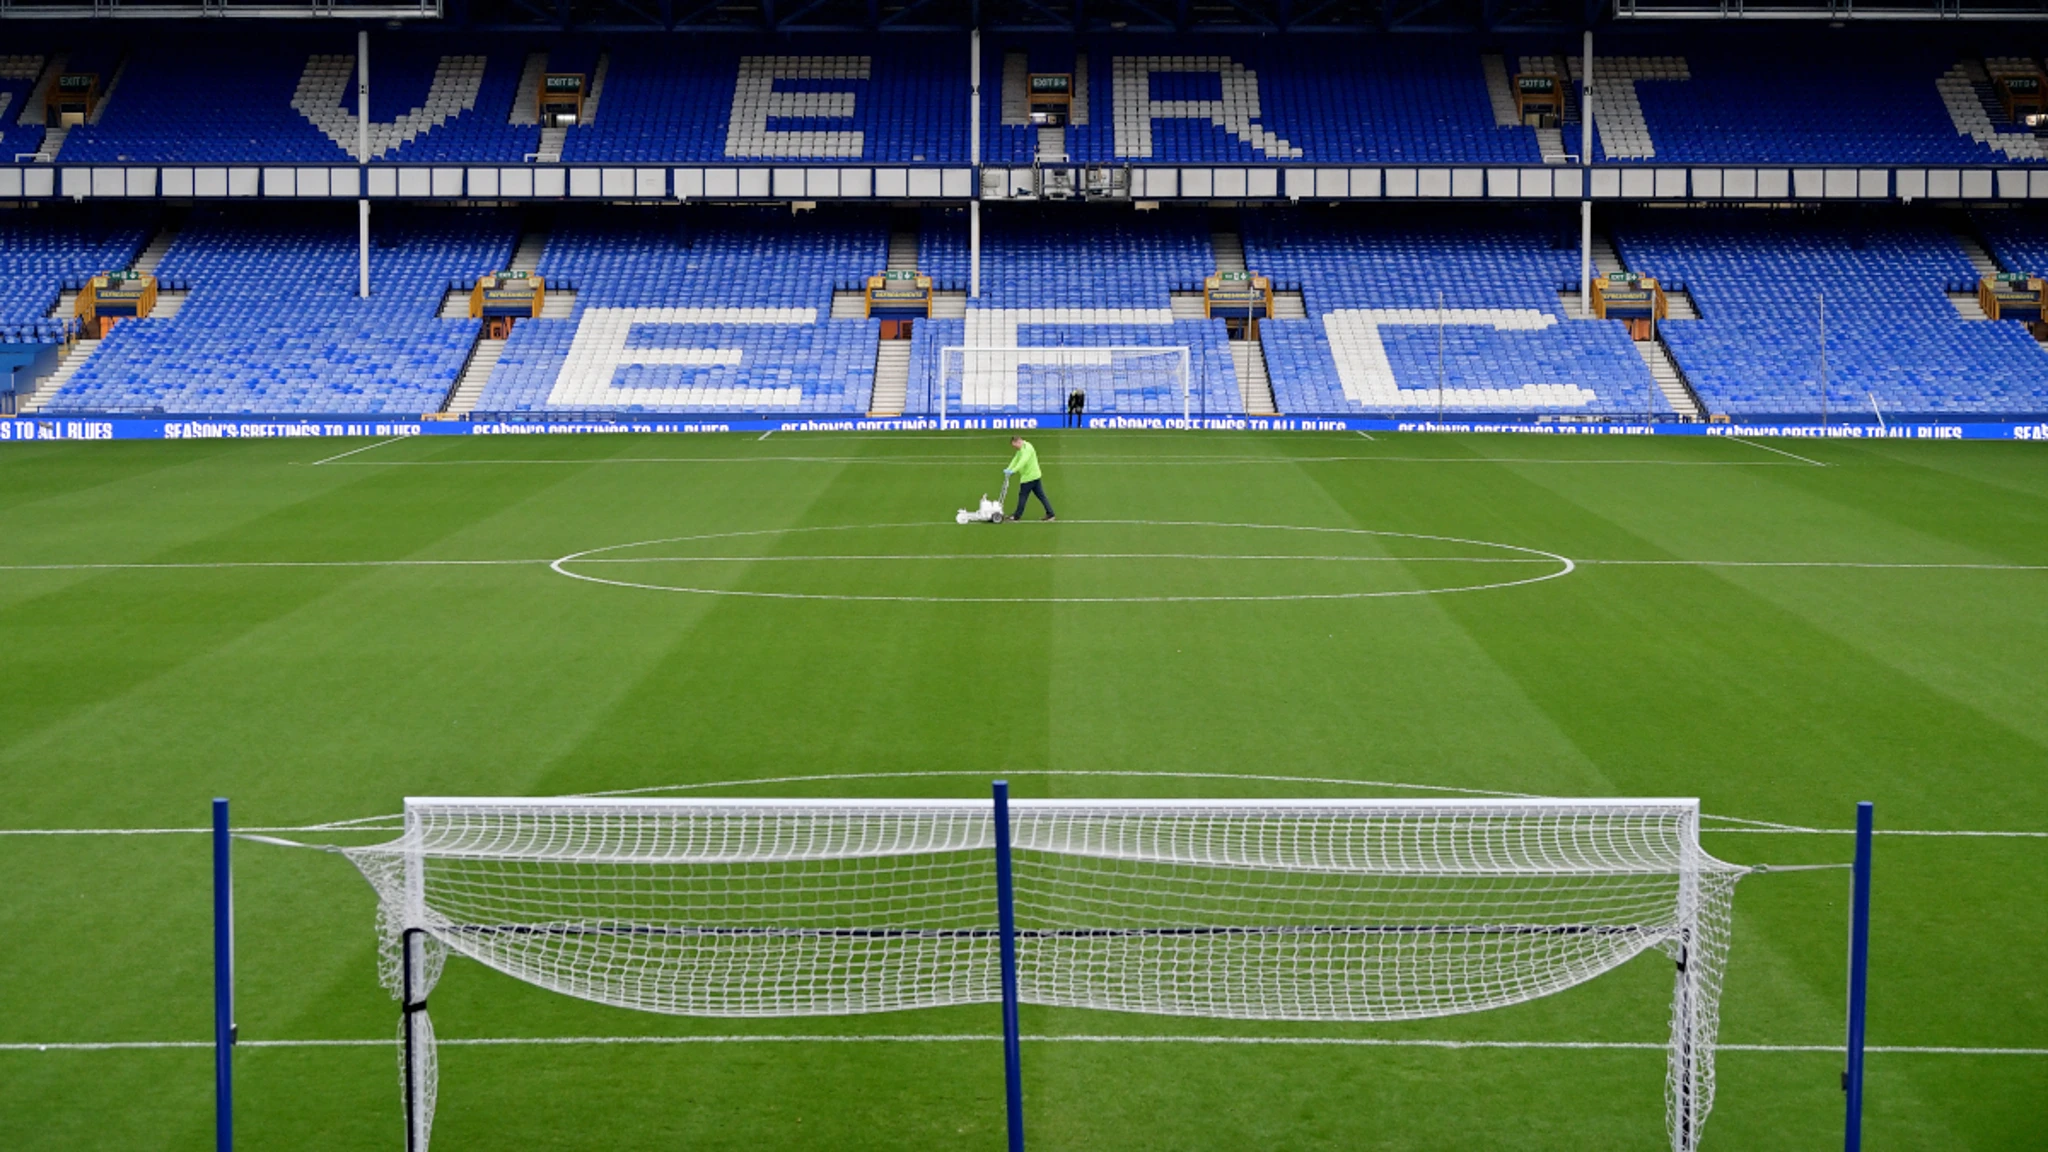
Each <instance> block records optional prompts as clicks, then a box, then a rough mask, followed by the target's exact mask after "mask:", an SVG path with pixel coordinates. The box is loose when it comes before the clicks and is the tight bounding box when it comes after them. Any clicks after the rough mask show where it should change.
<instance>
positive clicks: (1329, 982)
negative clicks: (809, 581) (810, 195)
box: [344, 798, 1745, 1152]
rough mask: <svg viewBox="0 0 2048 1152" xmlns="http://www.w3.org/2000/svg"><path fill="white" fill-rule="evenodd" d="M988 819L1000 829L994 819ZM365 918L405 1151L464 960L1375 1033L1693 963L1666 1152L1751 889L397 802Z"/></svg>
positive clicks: (1319, 836) (1674, 1067) (981, 819)
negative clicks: (438, 1029) (371, 925)
mask: <svg viewBox="0 0 2048 1152" xmlns="http://www.w3.org/2000/svg"><path fill="white" fill-rule="evenodd" d="M998 811H1001V812H1002V813H1003V814H1002V815H1001V816H1000V817H999V816H998V815H997V813H998ZM344 851H345V853H346V854H347V855H348V856H349V858H350V859H351V860H352V861H353V862H354V863H355V864H356V865H357V867H358V868H360V869H361V870H362V872H363V874H364V876H365V877H366V878H368V879H369V880H370V882H371V884H372V885H373V886H374V887H375V888H376V890H377V893H378V896H379V920H380V923H381V927H382V931H383V935H384V939H385V944H386V946H385V949H384V951H383V957H384V960H383V963H382V969H383V974H384V979H385V982H386V984H387V986H388V987H390V988H391V990H392V991H393V992H394V994H395V995H397V996H398V997H399V999H400V1000H401V1003H402V1005H403V1007H404V1009H405V1011H404V1012H403V1014H402V1018H403V1024H402V1026H401V1031H402V1037H403V1039H404V1041H405V1044H404V1050H405V1052H406V1053H408V1059H407V1062H406V1069H405V1080H404V1083H405V1088H406V1099H407V1113H408V1118H409V1123H408V1132H409V1135H410V1137H411V1139H410V1140H409V1145H410V1147H412V1148H413V1149H415V1152H423V1150H424V1148H425V1146H426V1140H427V1137H428V1134H429V1132H430V1129H431V1123H432V1113H433V1101H434V1095H435V1090H436V1077H435V1074H434V1070H433V1064H434V1051H433V1029H432V1025H431V1021H430V1020H429V1018H428V1013H427V1011H426V1003H427V999H428V996H429V994H430V992H431V991H432V989H433V986H434V984H435V982H436V980H437V979H438V978H439V975H440V972H441V968H442V965H443V963H444V962H445V958H446V956H448V955H449V954H451V953H453V954H459V955H463V956H467V957H469V958H471V959H473V960H476V961H478V962H479V963H482V964H485V965H487V966H489V967H491V968H493V969H496V970H498V971H500V972H504V973H507V974H509V975H512V976H514V977H515V978H518V979H521V980H524V981H527V982H530V983H534V984H538V985H540V986H543V987H547V988H550V989H553V990H555V991H559V992H562V993H564V994H567V995H571V996H577V997H580V998H583V999H587V1000H592V1001H596V1002H600V1003H606V1004H613V1005H618V1006H621V1007H627V1008H633V1009H638V1010H642V1011H652V1012H663V1013H671V1014H680V1015H694V1016H713V1017H767V1016H802V1015H843V1014H850V1013H863V1012H880V1011H893V1010H898V1009H907V1008H921V1007H941V1006H947V1005H962V1004H988V1003H998V1002H1000V1003H1004V1004H1005V1005H1006V1007H1007V1008H1009V1009H1012V1011H1006V1013H1005V1015H1006V1018H1007V1017H1011V1016H1013V1014H1014V1013H1013V1009H1014V1005H1015V1004H1017V1003H1027V1004H1040V1005H1053V1006H1061V1007H1079V1008H1093V1009H1107V1010H1115V1011H1128V1012H1143V1013H1152V1014H1164V1015H1181V1016H1209V1017H1222V1018H1235V1019H1248V1020H1318V1021H1390V1020H1414V1019H1425V1018H1430V1017H1438V1016H1447V1015H1453V1014H1458V1013H1463V1012H1472V1011H1478V1010H1482V1009H1486V1008H1492V1007H1499V1006H1503V1005H1508V1004H1515V1003H1521V1002H1523V1001H1526V1000H1530V999H1534V998H1536V997H1539V996H1544V995H1548V994H1550V993H1553V992H1557V991H1561V990H1563V989H1564V988H1568V987H1571V986H1573V985H1576V984H1579V983H1582V982H1584V981H1586V980H1589V979H1592V978H1593V977H1595V976H1597V975H1599V974H1601V973H1603V972H1606V971H1609V970H1611V969H1612V968H1614V967H1617V966H1619V965H1620V964H1623V963H1625V962H1627V961H1628V960H1630V959H1631V958H1633V957H1635V956H1638V955H1640V954H1642V953H1643V952H1645V951H1648V950H1652V949H1657V950H1662V951H1663V952H1665V953H1666V954H1668V955H1669V956H1671V957H1672V959H1673V960H1674V961H1675V962H1676V963H1675V965H1674V968H1675V975H1674V990H1673V998H1672V1009H1671V1041H1670V1049H1669V1053H1668V1061H1667V1064H1668V1068H1667V1076H1666V1100H1667V1119H1668V1121H1669V1128H1670V1131H1671V1134H1672V1147H1673V1148H1674V1149H1675V1150H1676V1152H1690V1150H1691V1149H1693V1148H1694V1147H1696V1145H1697V1143H1698V1140H1699V1131H1700V1123H1701V1121H1702V1120H1703V1119H1704V1118H1705V1116H1706V1114H1707V1111H1708V1109H1709V1108H1710V1107H1711V1104H1712V1096H1713V1059H1712V1057H1713V1044H1714V1034H1715V1028H1716V1021H1717V1013H1718V1000H1719V989H1720V980H1721V971H1722V965H1723V962H1724V959H1725V956H1726V951H1727V941H1728V931H1729V922H1730V909H1731V903H1732V896H1733V888H1734V884H1735V880H1736V879H1737V878H1738V877H1739V876H1740V875H1742V874H1743V873H1744V871H1745V870H1744V869H1741V868H1739V867H1736V866H1733V865H1729V864H1725V863H1723V862H1721V861H1718V860H1716V859H1714V858H1713V857H1711V856H1709V855H1707V854H1706V853H1705V852H1704V851H1703V850H1702V849H1701V847H1700V844H1699V806H1698V802H1697V801H1694V800H1683V799H1678V800H1495V799H1457V800H1430V801H1404V800H1367V801H1337V800H1287V801H1227V800H1195V801H1188V800H1178V801H1158V802H1147V801H1138V800H1112V801H1089V800H1063V801H1032V800H1008V799H1007V798H1005V801H1004V802H1001V804H1000V806H999V805H992V804H990V803H989V802H986V801H951V800H925V801H899V800H884V801H860V800H849V801H837V800H730V799H681V800H670V799H646V798H634V799H603V798H598V799H582V798H567V799H555V800H510V799H492V798H473V799H434V798H421V799H413V800H408V801H407V802H406V812H405V830H404V833H403V834H402V835H401V836H400V837H399V838H398V839H396V840H393V841H390V842H388V843H385V844H379V845H370V846H364V847H358V848H349V849H345V850H344Z"/></svg>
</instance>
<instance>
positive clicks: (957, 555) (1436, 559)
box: [576, 552, 1557, 564]
mask: <svg viewBox="0 0 2048 1152" xmlns="http://www.w3.org/2000/svg"><path fill="white" fill-rule="evenodd" d="M805 560H848V561H858V560H1328V561H1337V562H1357V563H1371V564H1555V563H1557V561H1555V560H1553V559H1551V558H1550V557H1548V556H1258V555H1237V554H1235V553H1210V552H988V553H972V552H941V553H895V554H889V553H873V554H859V555H843V556H830V555H816V556H618V557H599V558H594V559H590V560H578V561H576V563H578V564H700V563H702V564H753V563H756V562H763V563H769V562H789V561H799V562H800V561H805Z"/></svg>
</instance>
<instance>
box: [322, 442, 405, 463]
mask: <svg viewBox="0 0 2048 1152" xmlns="http://www.w3.org/2000/svg"><path fill="white" fill-rule="evenodd" d="M410 439H412V437H410V436H393V437H392V438H390V439H389V440H379V441H377V442H376V443H375V444H365V445H363V446H362V447H361V448H351V449H349V450H348V451H346V452H343V453H340V454H338V455H334V456H329V457H328V458H327V459H325V460H315V461H313V463H312V464H310V465H308V467H317V466H318V465H321V464H332V463H333V462H335V461H336V460H346V459H347V458H349V457H350V456H353V455H355V454H356V453H358V452H368V451H369V450H370V449H372V448H382V447H383V446H384V445H386V444H396V443H398V442H399V441H400V440H410Z"/></svg>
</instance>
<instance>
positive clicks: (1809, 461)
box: [1723, 436, 1832, 468]
mask: <svg viewBox="0 0 2048 1152" xmlns="http://www.w3.org/2000/svg"><path fill="white" fill-rule="evenodd" d="M1723 439H1726V440H1733V441H1735V442H1736V443H1737V444H1747V445H1749V446H1750V447H1751V448H1761V449H1763V450H1764V451H1766V452H1776V453H1777V454H1778V455H1780V456H1789V457H1791V458H1792V459H1794V460H1797V461H1799V462H1800V463H1801V464H1811V465H1813V466H1814V467H1815V468H1828V467H1832V465H1828V464H1823V463H1821V462H1820V461H1818V460H1815V459H1813V458H1812V457H1809V456H1801V455H1800V454H1799V453H1797V452H1787V451H1785V450H1784V449H1783V448H1773V447H1771V446H1770V445H1769V444H1759V443H1757V442H1756V441H1754V440H1748V439H1745V438H1743V437H1741V436H1726V437H1723Z"/></svg>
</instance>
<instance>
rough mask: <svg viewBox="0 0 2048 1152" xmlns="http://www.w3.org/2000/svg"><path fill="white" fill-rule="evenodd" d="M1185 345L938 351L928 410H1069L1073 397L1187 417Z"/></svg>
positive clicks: (1120, 409) (1109, 409) (1089, 405)
mask: <svg viewBox="0 0 2048 1152" xmlns="http://www.w3.org/2000/svg"><path fill="white" fill-rule="evenodd" d="M1190 362H1191V357H1190V354H1189V349H1188V348H1187V346H1186V345H1171V346H1167V345H1096V346H1091V347H1080V346H1067V345H1060V346H1053V347H1032V348H1021V347H1007V348H993V347H963V346H958V345H956V346H953V347H950V348H942V349H940V350H939V370H938V374H937V379H935V380H932V381H930V387H931V395H930V397H929V398H928V399H929V401H930V407H929V408H928V409H927V410H928V411H933V412H937V413H938V415H939V419H940V420H941V421H942V422H943V421H944V420H946V419H947V418H948V417H949V416H951V417H960V416H969V415H980V414H995V415H1000V414H1003V413H1023V414H1027V415H1034V416H1036V415H1046V414H1048V413H1049V414H1054V415H1058V414H1060V413H1064V412H1067V411H1068V410H1069V408H1068V404H1069V401H1070V399H1072V398H1073V397H1075V396H1076V394H1078V395H1079V397H1080V400H1081V402H1082V405H1083V409H1084V411H1085V412H1086V413H1089V414H1101V415H1120V416H1132V415H1149V416H1177V417H1179V418H1180V419H1181V420H1182V422H1183V423H1185V422H1187V421H1188V420H1190V419H1191V418H1192V416H1193V412H1194V404H1193V400H1192V396H1191V392H1190V384H1189V378H1190V372H1189V367H1190Z"/></svg>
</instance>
